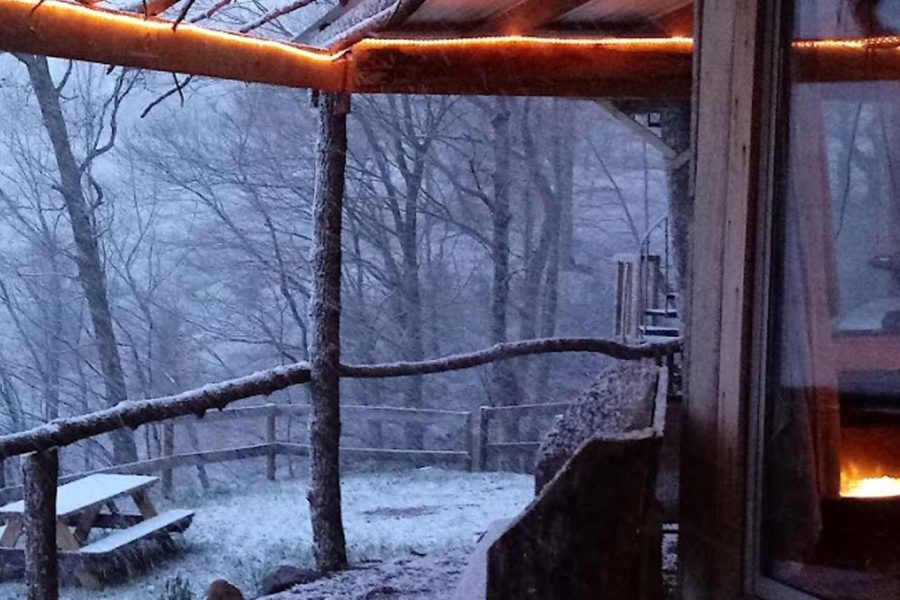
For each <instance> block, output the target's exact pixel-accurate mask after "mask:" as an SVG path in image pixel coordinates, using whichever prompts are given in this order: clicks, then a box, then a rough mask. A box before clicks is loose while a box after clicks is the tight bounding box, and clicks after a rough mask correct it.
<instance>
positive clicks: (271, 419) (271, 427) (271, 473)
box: [266, 406, 278, 481]
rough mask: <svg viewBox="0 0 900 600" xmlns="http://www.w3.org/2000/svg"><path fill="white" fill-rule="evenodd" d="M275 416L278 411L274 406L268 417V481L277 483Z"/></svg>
mask: <svg viewBox="0 0 900 600" xmlns="http://www.w3.org/2000/svg"><path fill="white" fill-rule="evenodd" d="M275 416H276V409H275V407H274V406H273V407H272V409H271V410H270V411H269V413H268V414H267V415H266V444H268V446H269V453H268V454H266V479H268V480H269V481H275V455H276V453H277V451H278V449H277V448H276V447H275V442H276V441H277V440H276V439H275Z"/></svg>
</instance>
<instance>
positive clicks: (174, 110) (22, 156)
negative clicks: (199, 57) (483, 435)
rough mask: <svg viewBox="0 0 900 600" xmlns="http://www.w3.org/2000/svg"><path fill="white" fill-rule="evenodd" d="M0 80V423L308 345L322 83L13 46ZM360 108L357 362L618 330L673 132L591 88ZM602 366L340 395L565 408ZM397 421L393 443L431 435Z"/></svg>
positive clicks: (148, 446)
mask: <svg viewBox="0 0 900 600" xmlns="http://www.w3.org/2000/svg"><path fill="white" fill-rule="evenodd" d="M47 64H49V67H48V66H46V65H47ZM0 74H2V75H0V84H2V87H0V110H2V111H4V114H6V115H7V116H8V120H7V123H8V126H7V127H6V128H4V129H3V131H2V132H0V239H2V240H3V252H2V254H0V403H2V406H0V427H2V431H3V432H11V431H16V430H21V429H25V428H28V427H31V426H34V425H35V424H38V423H41V422H45V421H47V420H51V419H53V418H56V417H58V416H66V415H72V414H78V413H83V412H88V411H91V410H96V409H98V408H101V407H104V406H108V405H110V404H114V403H115V402H116V401H118V400H121V399H124V398H125V397H127V398H147V397H153V396H159V395H163V394H168V393H172V392H176V391H179V390H183V389H188V388H192V387H197V386H199V385H202V384H204V383H207V382H211V381H216V380H219V379H222V378H225V377H233V376H235V375H241V374H245V373H248V372H250V371H253V370H256V369H260V368H264V367H269V366H273V365H277V364H283V363H291V362H296V361H303V360H306V358H307V354H306V352H307V321H308V318H307V301H308V299H309V291H308V281H309V276H310V273H309V258H310V252H311V250H310V247H309V245H310V235H311V225H310V208H311V200H312V192H313V186H314V183H315V182H314V159H315V149H316V141H317V140H316V137H317V130H316V122H317V118H316V113H315V109H313V108H312V107H311V102H310V96H309V94H308V93H305V92H302V91H298V90H288V89H278V88H269V87H264V86H258V85H246V84H237V83H229V82H214V81H207V80H192V81H190V82H189V84H188V85H185V86H184V89H180V90H178V91H174V90H173V88H172V76H170V75H162V74H152V73H143V72H136V71H132V70H123V69H119V68H117V69H108V68H106V67H102V66H97V65H87V64H80V63H68V62H65V61H54V60H51V61H44V59H37V58H26V59H25V60H24V61H23V60H21V59H18V58H16V57H13V56H10V55H4V56H0ZM182 83H184V82H182ZM179 87H180V86H179ZM166 94H168V95H166ZM54 104H55V105H57V106H59V111H58V114H54V112H53V111H52V110H49V109H48V107H52V106H54ZM349 127H350V153H349V157H348V170H347V192H346V201H345V211H344V268H343V287H344V307H343V317H342V319H343V341H344V347H343V353H344V356H345V357H346V360H347V361H351V362H360V363H369V362H387V361H392V360H417V359H422V358H429V357H437V356H441V355H446V354H450V353H454V352H460V351H466V350H473V349H478V348H482V347H485V346H488V345H491V344H493V343H496V342H498V341H504V340H515V339H527V338H532V337H547V336H554V335H581V336H587V335H591V336H610V335H611V333H612V324H613V304H614V291H615V263H614V256H615V255H616V254H618V253H623V252H624V253H628V252H632V253H633V252H636V251H637V250H638V245H639V239H640V237H641V235H642V234H643V232H644V231H645V230H646V229H647V228H648V227H649V226H650V225H652V224H653V223H654V222H655V221H656V220H658V218H659V217H661V216H663V215H664V214H665V213H666V193H665V189H666V177H665V170H664V162H663V159H662V157H661V156H660V155H659V153H658V152H657V150H655V149H654V148H653V147H651V146H650V145H648V144H646V143H644V142H642V141H641V140H639V139H637V138H635V137H633V136H631V135H630V134H629V132H628V131H627V129H626V128H624V127H623V126H622V125H621V124H620V123H618V122H616V121H615V120H614V119H612V118H610V117H609V116H608V114H607V113H606V112H605V111H604V109H603V108H602V107H600V106H599V105H597V104H596V103H594V102H590V101H570V100H561V99H514V98H506V99H498V98H457V97H418V96H397V97H393V96H371V97H356V98H354V99H353V105H352V113H351V116H350V119H349ZM64 142H67V143H68V147H69V148H71V161H70V163H69V164H68V167H69V168H68V172H67V170H66V169H65V168H62V167H61V166H60V165H61V164H63V165H64V166H65V165H66V163H65V162H64V163H60V162H59V157H60V151H61V148H62V147H64V146H65V145H66V144H65V143H64ZM64 154H65V152H63V155H64ZM73 207H74V208H75V209H76V210H74V212H73ZM79 207H80V212H79ZM73 215H75V216H76V218H75V222H77V223H78V224H79V227H74V226H73V225H74V222H73ZM73 232H74V234H73ZM92 247H93V248H94V253H95V255H96V260H95V261H93V263H94V264H92V261H91V260H90V256H89V255H90V249H91V248H92ZM92 268H93V271H92ZM104 299H105V300H106V302H105V303H106V304H107V309H106V311H105V316H104V310H103V305H104ZM104 318H105V319H106V321H107V323H108V327H107V328H106V329H104V327H103V321H104ZM599 360H600V359H597V358H582V357H577V356H575V357H572V356H570V357H556V358H534V359H518V360H517V361H516V362H515V365H514V366H515V368H507V369H506V370H505V372H504V374H503V377H505V379H504V378H503V377H500V378H498V377H492V376H491V372H490V371H489V370H488V369H479V370H476V371H473V372H468V373H461V374H452V375H442V376H439V377H435V378H429V379H427V380H425V379H423V378H408V379H406V380H397V381H394V382H384V381H367V382H347V383H345V385H344V393H343V401H344V402H346V403H351V404H370V405H382V406H406V407H430V408H453V409H463V410H468V409H470V408H473V407H475V406H479V405H483V404H493V405H508V404H520V403H539V402H550V401H564V400H569V399H571V398H572V397H573V396H574V394H576V393H577V392H578V391H579V390H580V389H581V388H582V387H583V386H584V384H585V383H586V382H587V381H589V380H590V378H591V376H592V374H593V373H595V372H596V370H597V369H598V367H599V364H600V363H599V362H598V361H599ZM116 363H118V365H119V367H118V369H117V368H116ZM498 380H499V381H500V382H501V384H498ZM305 393H306V392H305V390H304V389H298V390H289V391H285V392H282V393H279V394H278V395H277V396H276V397H275V401H276V402H295V403H299V402H305V401H306V397H305ZM143 429H145V430H146V431H143V432H142V436H140V435H139V436H136V437H137V438H138V439H136V440H135V439H134V438H132V440H131V441H129V440H128V439H123V438H127V437H129V436H128V435H127V434H124V433H123V434H118V435H119V437H117V438H113V439H112V442H113V443H112V444H105V443H100V442H97V441H94V442H91V443H89V444H87V445H85V446H83V448H84V451H83V452H81V453H80V454H81V455H80V456H78V458H77V460H78V461H80V462H81V464H75V465H70V466H69V468H70V469H88V468H91V467H93V466H97V465H103V464H108V463H109V462H112V461H115V460H128V459H129V458H130V457H131V456H133V455H138V456H145V455H153V454H154V453H155V452H156V451H158V444H159V436H158V435H154V431H153V430H154V428H153V427H149V428H143ZM403 436H405V437H406V438H407V439H403V440H395V441H393V444H394V445H399V446H400V447H403V446H411V447H416V446H419V445H421V444H422V440H421V439H415V437H416V434H415V433H411V432H405V433H404V434H403ZM132 453H133V454H132ZM69 460H72V459H69Z"/></svg>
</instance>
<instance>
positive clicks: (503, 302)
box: [491, 99, 521, 441]
mask: <svg viewBox="0 0 900 600" xmlns="http://www.w3.org/2000/svg"><path fill="white" fill-rule="evenodd" d="M509 120H510V110H509V106H508V101H507V100H505V99H499V100H498V101H497V107H496V113H495V114H494V118H493V119H491V127H492V129H493V134H494V136H493V137H494V173H493V185H494V198H493V204H492V206H491V208H492V210H491V218H492V234H491V259H492V263H493V268H494V272H493V282H492V285H491V343H492V344H502V343H503V342H505V341H507V333H508V324H507V320H508V319H507V317H508V308H509V280H510V273H509V226H510V222H511V221H512V212H511V211H510V206H509V188H510V155H511V151H512V149H511V148H510V135H509ZM520 399H521V398H520V391H519V385H518V381H517V379H516V372H515V365H514V364H513V363H511V362H509V361H501V362H498V363H494V365H493V366H492V370H491V404H493V405H494V406H513V405H515V404H518V403H519V401H520ZM501 425H502V427H501V430H502V432H503V438H504V441H516V440H515V438H516V437H517V429H518V423H517V422H516V419H514V418H511V416H509V415H508V416H507V417H506V418H505V419H504V421H503V422H502V423H501Z"/></svg>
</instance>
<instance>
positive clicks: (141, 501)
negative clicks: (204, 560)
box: [0, 474, 194, 588]
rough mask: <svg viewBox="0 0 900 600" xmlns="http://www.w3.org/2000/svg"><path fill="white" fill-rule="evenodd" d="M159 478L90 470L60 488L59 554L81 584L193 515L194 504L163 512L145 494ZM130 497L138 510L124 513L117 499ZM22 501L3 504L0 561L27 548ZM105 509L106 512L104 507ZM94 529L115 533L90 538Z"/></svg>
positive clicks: (17, 559) (16, 560) (10, 560)
mask: <svg viewBox="0 0 900 600" xmlns="http://www.w3.org/2000/svg"><path fill="white" fill-rule="evenodd" d="M157 481H158V478H156V477H147V476H144V475H116V474H102V475H91V476H89V477H85V478H84V479H79V480H77V481H73V482H72V483H67V484H66V485H63V486H61V487H60V488H59V490H58V492H57V499H56V514H57V523H56V542H57V546H58V547H59V550H60V553H59V560H60V564H61V565H62V566H63V568H64V569H66V570H70V571H71V572H72V573H74V574H75V576H76V578H77V579H78V580H79V581H80V582H81V584H82V585H84V586H85V587H89V588H95V587H98V585H99V581H98V580H97V577H96V576H95V573H96V572H97V571H98V570H102V569H103V568H106V567H109V566H113V565H114V564H115V563H116V562H117V561H121V560H127V558H128V553H129V552H130V551H132V550H134V549H135V548H136V547H137V546H138V545H139V544H141V543H142V542H145V541H148V540H158V539H160V538H163V539H165V538H167V537H168V535H169V534H170V533H175V532H182V531H184V530H185V529H187V528H188V527H189V526H190V525H191V522H192V520H193V518H194V513H193V511H190V510H183V509H178V510H170V511H167V512H164V513H161V514H160V513H159V512H157V510H156V507H154V505H153V503H152V501H151V500H150V497H149V496H148V495H147V491H148V488H150V487H151V486H152V485H154V484H155V483H156V482H157ZM124 497H130V498H131V499H132V500H133V502H134V504H135V506H136V507H137V510H138V514H128V513H123V512H121V511H120V510H119V507H118V506H117V504H116V502H118V501H119V500H120V499H122V498H124ZM24 511H25V505H24V502H23V501H21V500H19V501H17V502H11V503H9V504H7V505H6V506H3V507H0V517H4V518H6V519H7V524H6V526H5V527H4V528H3V530H2V533H0V562H2V564H4V565H7V564H9V565H19V564H22V563H24V550H23V549H22V548H20V547H18V543H19V541H20V539H21V537H22V529H23V522H24ZM104 511H106V512H104ZM95 529H109V530H113V532H112V533H110V534H108V535H106V536H103V537H100V538H99V539H94V540H90V539H89V537H90V534H91V532H92V531H93V530H95Z"/></svg>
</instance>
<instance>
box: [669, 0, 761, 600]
mask: <svg viewBox="0 0 900 600" xmlns="http://www.w3.org/2000/svg"><path fill="white" fill-rule="evenodd" d="M775 4H777V2H775V1H773V0H746V1H742V2H715V1H712V0H697V1H696V2H695V4H694V8H695V11H696V13H695V14H696V20H695V28H696V32H695V36H694V38H695V40H696V44H697V46H696V49H695V52H696V55H695V62H694V69H695V89H694V111H693V123H692V128H693V133H694V136H693V138H694V143H693V158H694V162H693V167H692V170H693V178H694V206H693V223H692V229H691V272H690V277H689V281H688V286H689V287H688V295H687V296H688V297H687V304H688V306H687V311H686V313H685V314H686V324H687V327H686V332H687V340H686V345H685V398H684V403H683V411H684V418H683V420H682V425H683V445H682V452H681V503H680V507H681V523H680V532H681V537H680V545H681V555H680V560H679V563H680V568H681V575H682V586H683V590H682V592H683V597H684V598H685V599H686V600H732V599H737V598H744V597H745V596H744V593H745V591H746V583H747V579H746V578H747V577H750V576H752V575H753V574H752V573H748V572H747V571H746V570H745V566H746V563H745V561H744V559H745V558H746V555H745V546H744V543H745V537H744V534H745V532H746V529H745V527H746V521H745V518H746V517H747V511H746V508H747V498H746V474H747V460H748V458H749V457H748V454H747V448H746V440H747V435H748V429H749V428H748V419H747V405H748V388H749V383H750V357H751V352H752V346H753V344H752V340H751V338H750V336H749V335H748V332H749V331H751V330H752V328H751V319H752V310H751V307H752V304H751V299H752V298H751V296H752V291H753V277H754V263H755V260H756V222H757V218H758V216H759V215H758V210H759V208H760V200H761V198H764V197H765V193H766V190H765V189H762V187H763V186H766V185H768V181H767V179H766V174H767V172H768V168H767V164H766V162H765V157H766V148H767V146H768V143H767V142H768V135H769V131H770V129H769V128H770V127H771V125H772V124H771V123H770V116H771V114H770V111H769V110H768V108H769V102H770V97H769V94H771V93H772V90H771V89H770V87H771V85H772V84H773V83H774V81H773V80H774V76H773V74H772V71H773V69H774V63H775V57H774V54H773V52H774V47H775V40H774V39H772V37H773V36H774V33H773V31H774V30H775V29H776V28H775V26H774V23H770V22H769V21H770V20H771V21H774V12H773V11H774V6H775Z"/></svg>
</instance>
